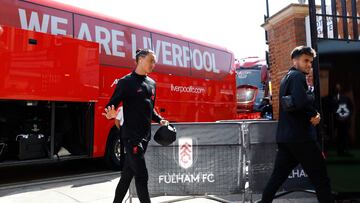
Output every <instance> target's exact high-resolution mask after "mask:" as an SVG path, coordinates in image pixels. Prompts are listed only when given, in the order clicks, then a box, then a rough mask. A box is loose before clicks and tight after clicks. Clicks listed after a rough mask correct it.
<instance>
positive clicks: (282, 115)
mask: <svg viewBox="0 0 360 203" xmlns="http://www.w3.org/2000/svg"><path fill="white" fill-rule="evenodd" d="M315 56H316V53H315V51H314V50H313V49H312V48H310V47H304V46H300V47H296V48H295V49H294V50H293V52H292V53H291V58H292V61H293V64H294V67H292V68H291V69H290V70H289V72H288V74H287V75H286V76H285V77H284V78H283V79H282V80H281V83H280V95H279V100H280V101H282V98H283V96H288V95H291V99H292V103H293V106H292V108H286V105H285V103H283V102H280V107H279V123H278V129H277V134H276V141H277V144H278V151H277V155H276V159H275V166H274V170H273V173H272V175H271V177H270V180H269V182H268V183H267V185H266V187H265V189H264V192H263V195H262V200H261V202H262V203H268V202H272V200H273V198H274V195H275V193H276V191H277V190H278V189H279V187H280V186H281V185H282V183H283V182H284V181H285V180H286V179H287V177H288V176H289V174H290V172H291V171H292V170H293V168H294V167H296V166H297V165H298V164H301V166H302V168H303V169H304V170H305V172H306V173H307V174H308V176H309V178H310V180H311V182H312V184H313V185H314V187H315V190H316V194H317V198H318V200H319V202H320V203H333V202H334V199H333V197H332V194H331V188H330V181H329V178H328V176H327V171H326V166H325V160H324V157H323V156H322V153H321V151H320V148H319V146H318V144H317V142H316V131H315V130H314V126H316V125H318V124H319V122H320V114H319V113H318V112H317V111H316V110H315V109H314V107H313V104H312V103H313V101H314V96H313V95H311V93H310V92H308V85H307V83H306V78H305V75H306V74H308V73H309V72H310V71H311V66H312V61H313V59H314V57H315Z"/></svg>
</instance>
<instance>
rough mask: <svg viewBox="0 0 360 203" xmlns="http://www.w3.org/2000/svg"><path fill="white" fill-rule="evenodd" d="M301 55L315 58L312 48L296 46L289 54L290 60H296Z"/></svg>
mask: <svg viewBox="0 0 360 203" xmlns="http://www.w3.org/2000/svg"><path fill="white" fill-rule="evenodd" d="M303 54H305V55H308V56H311V57H313V58H315V57H316V52H315V50H314V49H313V48H311V47H307V46H298V47H296V48H295V49H294V50H293V51H292V52H291V59H294V58H298V57H300V56H301V55H303Z"/></svg>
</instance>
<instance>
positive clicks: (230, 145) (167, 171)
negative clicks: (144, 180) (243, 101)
mask: <svg viewBox="0 0 360 203" xmlns="http://www.w3.org/2000/svg"><path fill="white" fill-rule="evenodd" d="M174 126H175V127H176V129H177V140H176V142H175V143H173V144H172V145H170V146H167V147H162V146H160V145H158V144H157V143H155V142H154V141H150V143H149V147H148V150H147V152H146V155H145V156H146V164H147V168H148V171H149V193H150V196H151V197H156V196H190V197H191V198H198V197H203V198H208V199H213V200H216V201H219V202H229V201H227V200H224V199H220V198H214V197H212V196H209V195H229V194H242V192H243V190H244V178H243V175H242V174H243V173H242V169H243V164H244V162H243V149H242V138H241V124H239V123H179V124H174ZM158 127H159V126H153V129H152V131H153V132H152V134H154V133H155V131H156V130H157V129H158ZM135 191H136V190H135V187H134V184H132V186H131V188H130V194H131V195H135V194H136V193H135ZM185 199H188V198H185ZM185 199H183V198H182V199H178V200H172V201H171V202H175V201H181V200H185Z"/></svg>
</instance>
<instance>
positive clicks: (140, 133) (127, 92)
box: [103, 49, 168, 203]
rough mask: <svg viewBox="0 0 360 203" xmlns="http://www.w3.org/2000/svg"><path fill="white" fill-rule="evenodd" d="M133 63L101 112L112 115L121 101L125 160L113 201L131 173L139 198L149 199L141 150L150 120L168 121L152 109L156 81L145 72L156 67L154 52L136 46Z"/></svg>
mask: <svg viewBox="0 0 360 203" xmlns="http://www.w3.org/2000/svg"><path fill="white" fill-rule="evenodd" d="M136 63H137V67H136V70H134V71H133V72H132V73H130V74H129V75H126V76H125V77H123V78H121V79H120V80H119V81H118V83H117V85H116V89H115V92H114V93H113V95H112V97H111V99H110V101H109V103H108V104H107V107H106V109H105V113H103V115H104V116H106V118H108V119H112V118H115V117H116V110H115V109H116V107H117V106H118V105H119V103H120V102H123V113H124V123H123V125H122V127H121V128H122V129H121V138H122V141H123V142H124V146H125V164H124V168H123V173H122V175H121V179H120V181H119V184H118V186H117V188H116V192H115V199H114V203H121V202H122V200H123V199H124V197H125V194H126V192H127V190H128V188H129V185H130V182H131V180H132V178H133V177H135V185H136V191H137V193H138V197H139V200H140V202H141V203H148V202H150V197H149V192H148V186H147V183H148V172H147V168H146V164H145V158H144V154H145V151H146V148H147V144H148V142H149V140H150V136H151V135H150V133H151V121H152V120H153V121H155V122H158V123H160V124H162V125H167V124H168V121H166V120H164V119H163V118H162V117H160V116H159V115H158V114H157V113H156V111H155V110H154V105H155V89H156V86H155V81H154V80H152V79H151V78H150V77H148V76H147V74H148V73H151V72H152V70H153V68H154V67H155V63H156V57H155V54H154V52H153V51H151V50H148V49H144V50H138V51H137V52H136Z"/></svg>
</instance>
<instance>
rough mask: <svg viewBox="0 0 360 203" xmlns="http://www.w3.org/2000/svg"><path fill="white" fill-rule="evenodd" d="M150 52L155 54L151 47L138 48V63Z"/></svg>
mask: <svg viewBox="0 0 360 203" xmlns="http://www.w3.org/2000/svg"><path fill="white" fill-rule="evenodd" d="M150 53H151V54H154V51H153V50H151V49H137V50H136V63H137V62H138V61H139V58H140V57H145V56H147V55H148V54H150Z"/></svg>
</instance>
